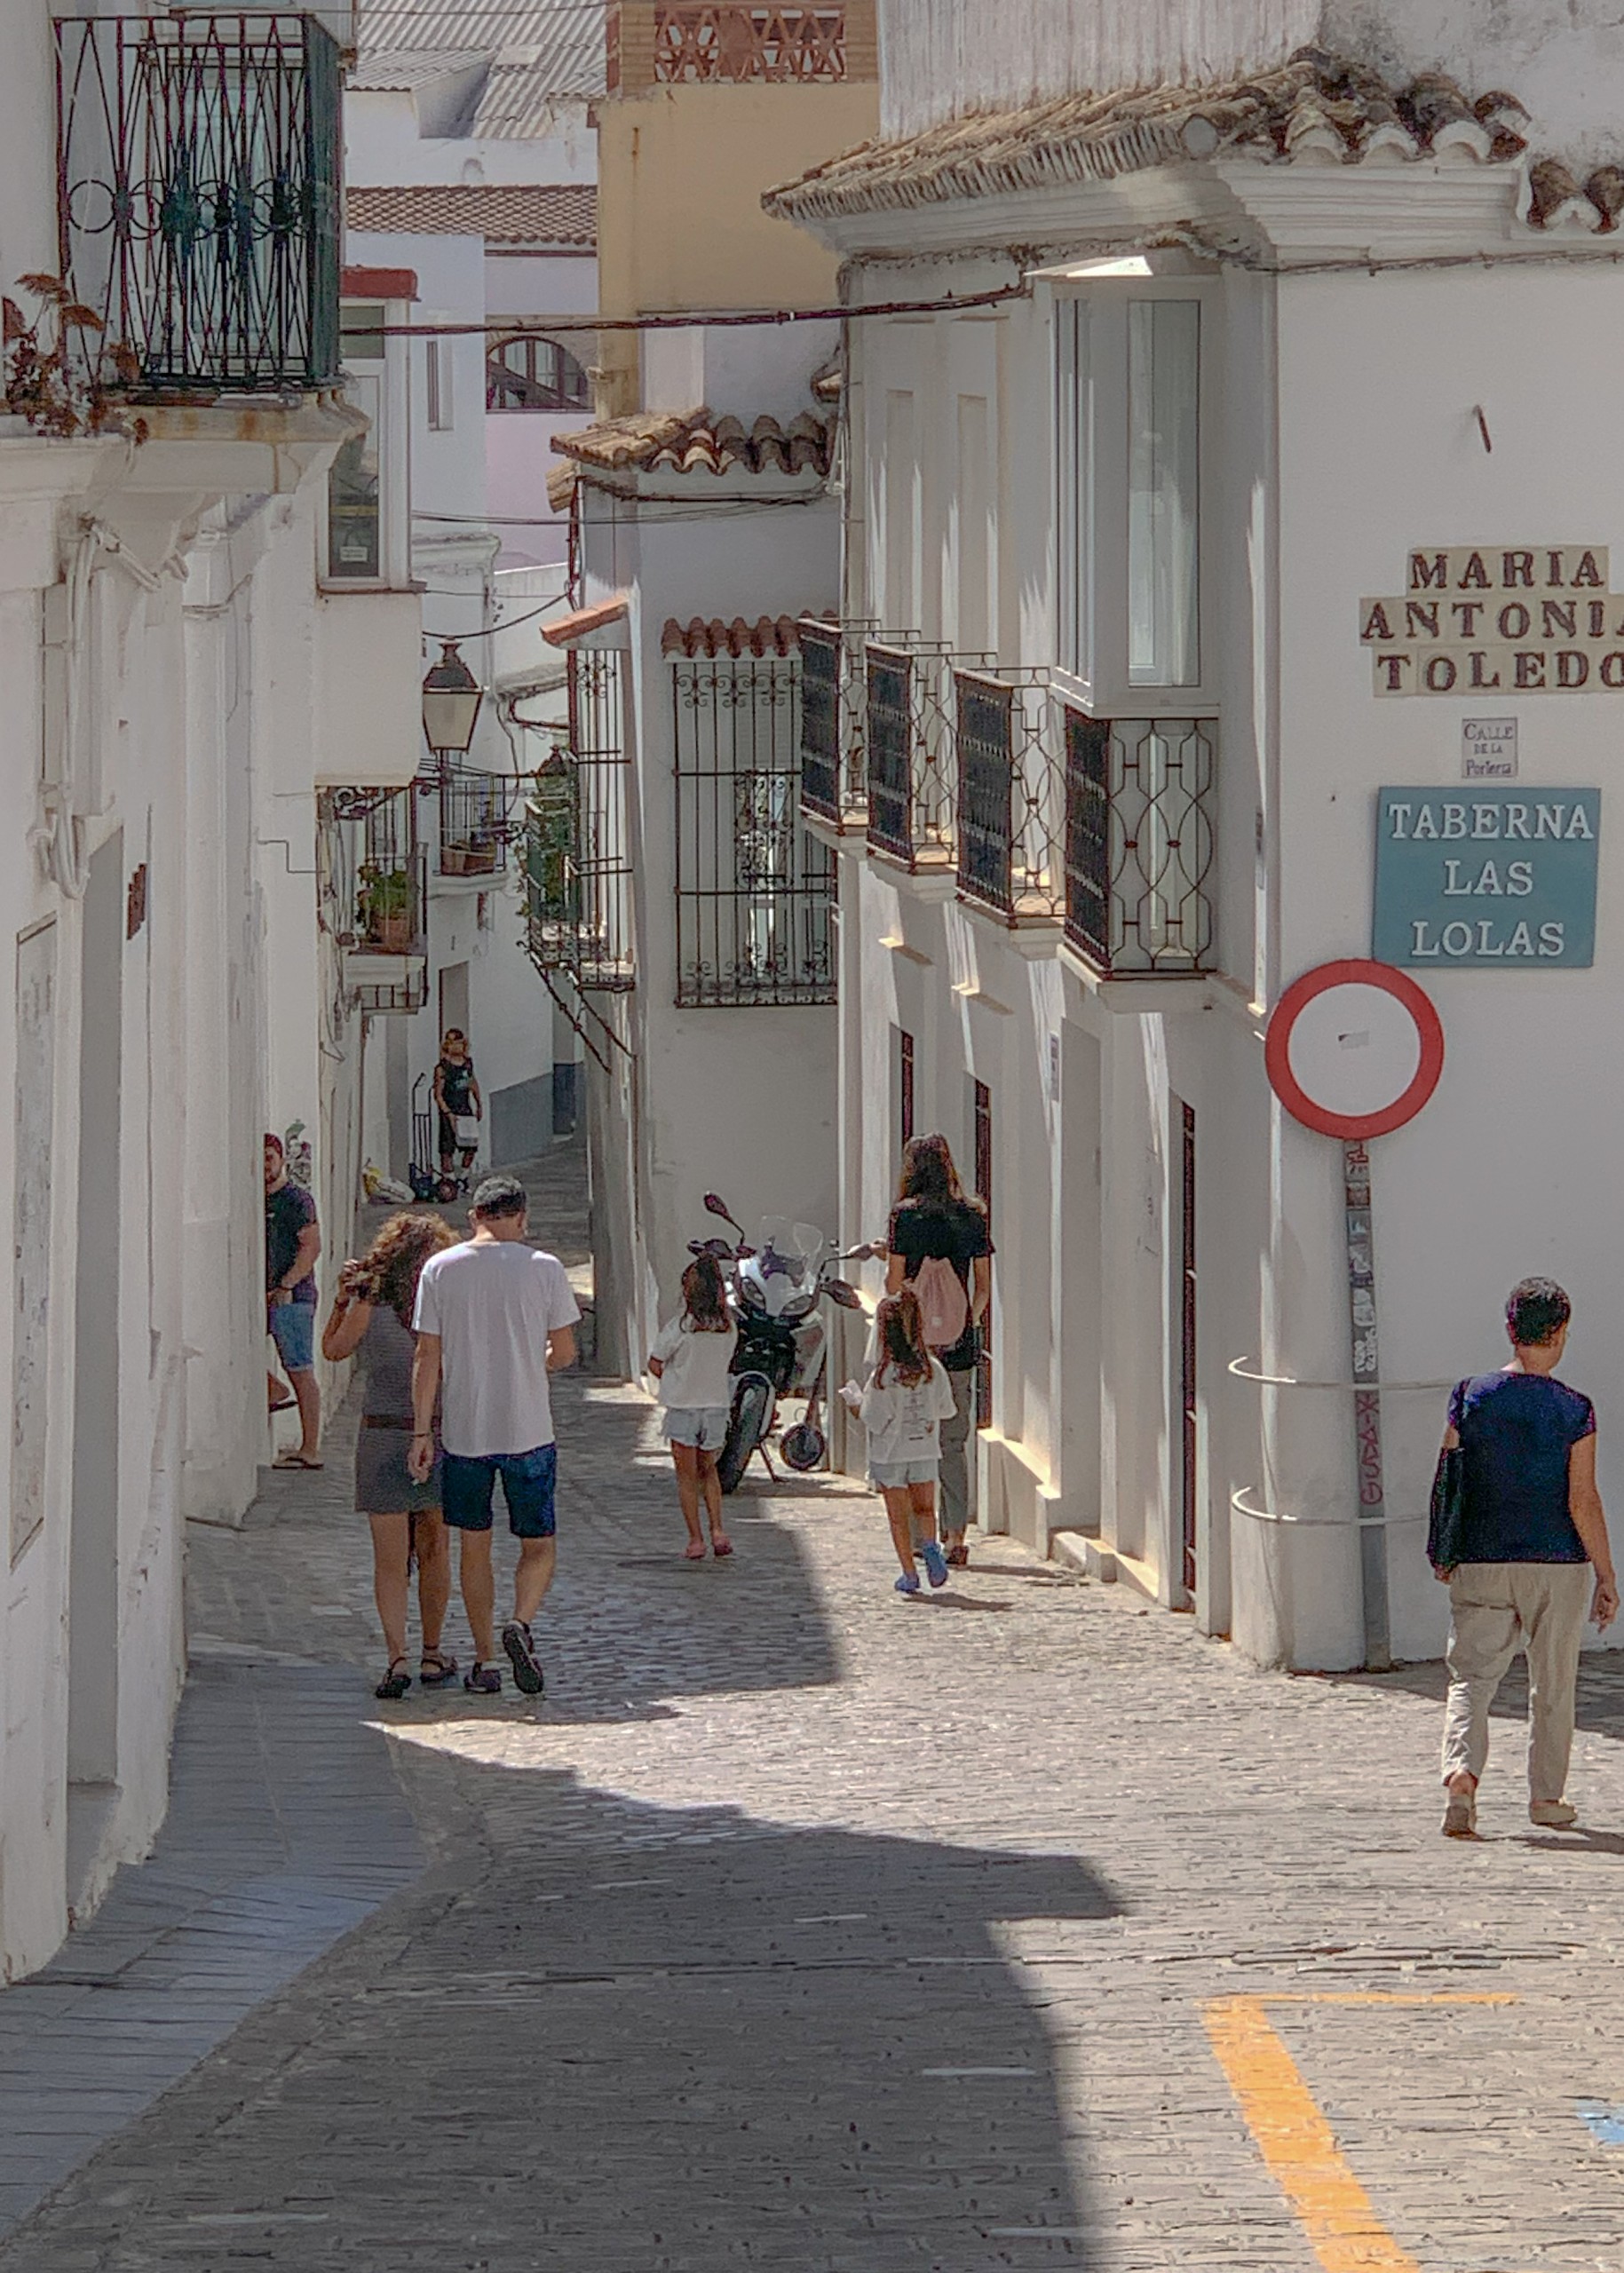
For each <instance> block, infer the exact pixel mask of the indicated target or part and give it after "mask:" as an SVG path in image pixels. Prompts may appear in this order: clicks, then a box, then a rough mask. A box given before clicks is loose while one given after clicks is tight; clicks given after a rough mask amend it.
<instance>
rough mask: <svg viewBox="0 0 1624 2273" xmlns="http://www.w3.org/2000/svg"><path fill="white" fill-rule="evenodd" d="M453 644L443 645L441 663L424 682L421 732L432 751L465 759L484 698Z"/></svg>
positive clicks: (476, 681)
mask: <svg viewBox="0 0 1624 2273" xmlns="http://www.w3.org/2000/svg"><path fill="white" fill-rule="evenodd" d="M456 645H457V643H456V640H455V639H448V640H446V641H444V642H443V643H442V646H441V652H440V661H439V662H437V663H435V664H432V666H431V667H430V670H429V674H428V677H426V678H425V679H424V682H423V731H424V734H425V735H426V736H427V737H428V744H429V748H431V749H434V750H442V751H451V752H453V753H454V754H456V755H457V756H466V755H467V753H468V750H469V748H470V747H471V744H472V741H473V730H474V723H475V721H476V720H477V719H478V717H479V704H480V702H481V701H483V699H484V698H483V696H482V695H481V694H480V692H479V681H478V679H476V678H475V677H474V675H473V673H472V672H471V670H470V669H469V668H468V666H467V664H466V663H465V662H464V661H463V659H462V657H461V656H460V655H459V654H458V653H457V652H456Z"/></svg>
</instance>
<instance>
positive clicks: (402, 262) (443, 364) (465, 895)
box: [345, 0, 604, 1176]
mask: <svg viewBox="0 0 1624 2273" xmlns="http://www.w3.org/2000/svg"><path fill="white" fill-rule="evenodd" d="M603 83H604V27H603V20H602V18H601V15H600V14H599V13H598V12H594V11H590V10H569V9H559V8H558V7H556V6H551V5H548V4H544V0H531V4H528V5H527V6H526V7H523V8H519V9H515V8H512V7H503V8H499V9H498V8H489V9H482V8H479V7H475V8H466V7H460V6H459V7H451V6H448V5H446V4H444V0H435V4H414V0H390V4H387V5H384V6H382V7H376V8H368V9H366V10H365V11H364V12H362V15H361V19H360V55H359V59H358V61H357V64H356V67H355V69H354V71H353V75H352V78H351V83H350V89H349V93H348V97H347V100H346V107H345V144H346V162H347V188H346V217H347V235H346V246H347V257H348V259H349V261H350V264H351V267H350V270H349V277H350V285H351V288H352V297H353V302H354V305H355V306H356V308H357V309H359V308H360V307H361V306H363V305H365V303H366V298H367V294H366V289H365V288H366V286H367V283H368V279H371V280H373V281H375V282H376V283H378V284H380V285H381V284H382V283H384V281H389V280H392V281H394V282H395V283H396V284H397V285H398V286H399V287H400V289H408V288H409V292H410V300H409V305H408V306H406V307H404V308H400V309H396V310H395V311H394V313H395V314H396V315H397V316H398V317H399V319H400V324H402V325H404V324H409V325H414V326H416V327H419V328H420V329H419V331H418V332H417V333H416V334H410V333H408V334H407V335H405V336H401V334H400V331H399V329H393V330H392V332H391V335H390V337H388V341H387V345H388V350H389V354H390V358H391V359H393V358H394V357H396V356H397V355H398V357H399V358H400V362H401V368H402V371H403V374H404V381H403V388H402V397H403V400H402V404H401V418H402V423H403V427H404V431H405V432H406V433H407V434H408V436H409V443H408V449H409V461H410V485H411V495H410V503H409V516H408V519H409V557H410V561H411V565H412V570H413V573H414V574H415V576H416V580H417V582H418V585H419V587H420V589H421V590H422V594H423V625H424V661H425V665H426V664H427V663H431V662H433V661H437V660H439V658H440V654H441V652H442V643H443V641H444V640H446V639H447V638H451V639H456V640H460V641H461V642H462V643H463V644H462V645H460V647H458V649H457V651H456V652H457V653H459V654H460V656H461V658H462V660H463V661H464V662H466V664H467V665H468V667H469V668H470V669H471V671H472V672H473V673H474V675H475V677H477V678H478V679H479V684H480V685H481V687H482V688H483V689H484V690H485V695H486V699H485V701H484V703H483V705H482V707H481V711H480V715H479V723H478V725H477V727H476V730H475V739H474V741H473V743H472V745H471V748H469V749H468V750H467V751H466V752H465V753H462V754H459V755H457V756H436V755H432V754H431V753H429V752H428V751H427V750H426V748H425V750H424V765H423V770H422V778H423V782H424V788H422V790H421V791H420V793H419V794H418V795H417V796H416V797H415V798H414V799H412V800H410V801H403V805H402V825H403V828H406V829H407V831H408V834H409V836H410V841H411V848H412V849H411V858H412V861H413V863H414V869H413V873H414V874H416V873H418V872H419V871H420V872H421V875H422V879H423V885H424V907H423V911H422V917H421V934H422V946H423V954H424V978H423V986H422V990H421V993H422V999H421V1002H420V1004H418V1005H416V1007H418V1008H419V1009H420V1010H421V1015H417V1016H407V1017H403V1018H392V1019H390V1020H388V1021H387V1022H386V1023H384V1024H380V1026H378V1028H377V1029H376V1033H375V1034H374V1037H373V1041H372V1045H371V1050H370V1057H369V1063H370V1073H371V1078H370V1080H369V1094H370V1097H371V1100H372V1105H371V1110H370V1112H369V1114H368V1147H369V1150H370V1152H371V1156H372V1157H373V1158H374V1159H375V1160H376V1162H377V1164H378V1165H379V1166H380V1167H382V1168H388V1169H391V1170H392V1172H393V1173H394V1174H395V1175H396V1176H403V1175H405V1174H406V1173H407V1172H408V1168H412V1167H414V1166H416V1168H432V1167H433V1166H435V1165H436V1164H437V1161H438V1152H439V1123H438V1116H437V1114H436V1113H434V1111H433V1108H432V1082H433V1073H434V1066H435V1063H436V1060H437V1058H438V1057H439V1055H440V1036H441V1034H442V1033H443V1031H444V1029H445V1028H446V1027H448V1026H460V1027H461V1028H463V1031H464V1032H466V1033H467V1034H469V1036H470V1037H471V1046H472V1050H473V1056H474V1063H475V1067H476V1071H477V1073H478V1075H479V1081H480V1085H481V1089H482V1093H483V1097H484V1104H485V1122H484V1129H483V1131H482V1143H481V1146H480V1151H479V1162H480V1163H484V1164H489V1163H490V1162H493V1161H499V1160H508V1161H511V1160H520V1159H523V1158H525V1157H527V1156H528V1155H530V1154H532V1153H535V1152H539V1151H541V1150H543V1149H544V1148H545V1146H546V1145H547V1144H550V1143H551V1141H552V1139H553V1136H554V1134H555V1129H556V1132H557V1133H559V1134H562V1133H565V1132H566V1130H567V1129H568V1128H569V1127H570V1126H571V1125H573V1117H574V1089H575V1086H576V1076H575V1060H576V1057H577V1055H578V1049H579V1045H578V1043H577V1041H576V1037H575V1035H574V1030H573V1029H572V1027H571V1026H569V1024H568V1022H567V1020H566V1019H565V1018H563V1017H562V1016H561V1015H555V1010H554V1006H553V1004H552V1002H551V1000H550V999H549V997H548V995H547V994H546V993H545V992H544V990H543V987H542V986H541V985H540V983H539V982H538V980H537V978H536V974H535V970H534V969H533V968H532V966H531V965H530V963H529V962H528V960H527V956H526V954H525V950H524V944H523V939H524V925H523V910H522V899H521V892H520V877H519V860H518V858H517V855H516V852H515V850H514V845H515V840H516V836H517V832H518V829H519V824H520V821H521V820H522V815H523V811H524V808H525V804H526V801H527V790H526V788H525V787H524V782H523V778H522V777H525V776H527V775H528V774H530V773H531V772H534V771H535V769H536V768H537V767H538V766H540V765H541V764H543V762H544V761H545V760H546V758H547V757H548V756H549V755H550V754H551V750H552V748H553V746H554V740H555V736H554V734H553V733H552V732H551V731H550V729H551V728H552V727H554V726H558V728H559V729H560V730H561V728H562V718H563V706H562V699H561V693H560V689H561V685H562V680H563V665H562V661H561V659H560V658H559V657H558V654H557V653H556V651H554V650H552V649H550V648H548V647H547V646H546V645H545V644H544V642H543V638H542V623H543V622H544V621H545V618H546V615H547V614H548V612H549V611H550V610H551V609H553V608H556V607H558V606H561V605H562V603H563V599H564V593H565V586H566V576H567V561H566V550H567V541H568V521H567V518H566V517H565V516H561V515H560V514H558V512H557V511H556V510H555V509H554V507H553V506H552V504H551V502H550V500H549V498H548V495H547V478H548V474H549V472H550V471H551V466H552V463H553V460H552V459H551V455H550V451H549V444H550V442H551V437H552V435H553V434H554V433H555V432H558V431H559V430H560V428H562V427H566V426H568V425H570V424H579V422H580V419H581V417H582V415H583V413H584V412H585V410H586V409H587V408H588V407H589V406H590V387H589V384H588V379H587V366H588V364H589V363H590V360H591V352H592V350H591V345H590V333H589V334H583V333H582V330H581V329H580V326H581V324H582V321H583V320H590V317H591V315H592V313H593V312H594V311H595V309H596V306H597V298H598V290H597V267H596V260H595V242H596V189H595V186H594V177H595V163H596V144H595V138H594V137H593V135H592V133H591V132H590V129H589V126H588V123H587V113H588V104H589V102H590V99H592V97H593V96H595V95H596V94H598V93H601V91H602V89H603ZM549 321H558V322H560V323H561V324H562V325H564V326H566V327H574V328H573V329H561V330H560V332H559V333H558V336H557V337H549V336H548V335H547V332H546V330H545V326H546V325H547V324H548V322H549ZM356 328H357V329H358V330H360V329H361V328H362V326H361V321H360V319H358V321H357V326H356ZM379 344H380V345H382V344H383V343H382V342H381V341H380V343H379ZM503 624H511V626H512V629H511V630H507V631H505V632H503V634H502V636H501V638H500V639H499V640H498V639H497V638H495V637H494V636H493V635H494V634H495V632H496V631H497V629H498V627H499V626H502V625H503ZM407 803H409V806H410V811H409V815H408V814H407V812H406V804H407ZM476 1165H477V1164H476Z"/></svg>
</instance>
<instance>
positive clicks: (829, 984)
mask: <svg viewBox="0 0 1624 2273" xmlns="http://www.w3.org/2000/svg"><path fill="white" fill-rule="evenodd" d="M672 697H673V701H674V705H675V713H676V749H677V1002H678V1003H679V1004H684V1005H686V1006H690V1007H701V1006H710V1007H716V1008H730V1009H738V1008H750V1007H757V1008H767V1007H770V1006H773V1005H789V1004H795V1003H804V1002H833V1001H834V1000H835V964H834V954H833V939H832V927H831V921H830V919H831V914H832V909H833V904H834V893H835V863H834V856H833V855H832V854H831V853H830V852H829V851H828V848H827V847H825V846H823V845H820V844H819V843H816V842H815V841H814V840H813V839H812V837H810V836H808V835H807V833H806V831H805V829H804V828H803V827H802V825H801V817H800V812H799V807H798V794H799V757H800V709H801V665H800V662H799V660H798V659H789V658H785V657H780V656H773V657H766V658H763V659H761V660H757V659H756V658H753V657H741V658H739V659H738V660H737V661H734V660H733V659H732V658H730V657H726V656H717V657H714V658H710V657H698V658H694V659H693V660H677V661H674V663H673V665H672Z"/></svg>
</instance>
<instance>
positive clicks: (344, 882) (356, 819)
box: [317, 783, 429, 1011]
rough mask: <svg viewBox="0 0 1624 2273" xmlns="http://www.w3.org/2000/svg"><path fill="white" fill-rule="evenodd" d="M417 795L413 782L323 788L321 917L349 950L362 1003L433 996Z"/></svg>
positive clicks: (348, 972)
mask: <svg viewBox="0 0 1624 2273" xmlns="http://www.w3.org/2000/svg"><path fill="white" fill-rule="evenodd" d="M416 796H417V793H416V788H415V787H414V786H412V785H411V784H409V783H408V786H407V787H406V788H400V789H328V790H324V791H323V792H322V793H321V804H320V809H319V819H320V828H319V830H318V851H317V871H318V875H319V877H320V887H321V922H322V925H323V928H324V929H325V930H327V931H329V932H330V933H331V934H332V936H333V939H334V941H335V943H336V945H337V946H338V947H339V948H340V949H341V950H342V952H343V955H344V979H345V991H346V993H347V994H348V995H349V997H350V1000H351V1001H352V1002H353V1005H354V1007H355V1008H356V1009H357V1010H371V1011H412V1010H421V1009H422V1008H423V1005H424V1002H426V1001H427V1000H428V962H427V954H428V937H427V934H428V902H429V892H428V861H427V856H426V852H425V850H424V846H423V844H422V843H420V841H419V839H418V835H417V804H416Z"/></svg>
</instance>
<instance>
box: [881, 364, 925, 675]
mask: <svg viewBox="0 0 1624 2273" xmlns="http://www.w3.org/2000/svg"><path fill="white" fill-rule="evenodd" d="M884 480H885V529H884V543H885V607H884V614H885V622H886V623H887V624H888V626H890V627H891V629H892V630H897V631H911V630H916V629H917V621H916V618H915V608H916V606H917V605H918V593H917V581H916V578H915V568H914V563H915V556H916V550H917V545H918V519H919V469H918V466H917V465H916V463H915V457H914V398H913V396H912V395H911V394H908V393H906V392H902V391H901V390H899V389H898V388H896V387H893V388H891V391H890V392H889V393H888V394H887V395H886V397H885V472H884Z"/></svg>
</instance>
